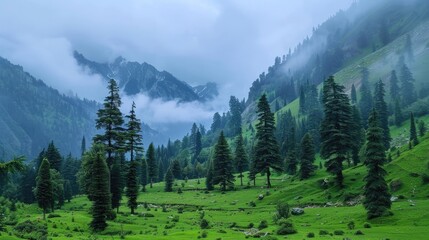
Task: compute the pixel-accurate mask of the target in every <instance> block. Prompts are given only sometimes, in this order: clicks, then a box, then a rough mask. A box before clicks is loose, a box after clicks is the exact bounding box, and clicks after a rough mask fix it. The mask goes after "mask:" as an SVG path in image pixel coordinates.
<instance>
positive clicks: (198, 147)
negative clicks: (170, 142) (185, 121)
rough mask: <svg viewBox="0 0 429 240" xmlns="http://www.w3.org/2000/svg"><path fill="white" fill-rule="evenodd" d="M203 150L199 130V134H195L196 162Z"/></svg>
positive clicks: (194, 157)
mask: <svg viewBox="0 0 429 240" xmlns="http://www.w3.org/2000/svg"><path fill="white" fill-rule="evenodd" d="M202 148H203V146H202V143H201V133H200V131H199V130H197V133H196V134H195V145H194V149H193V150H194V156H193V159H194V162H195V161H196V160H197V159H198V156H199V155H200V152H201V149H202Z"/></svg>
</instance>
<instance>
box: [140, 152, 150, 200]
mask: <svg viewBox="0 0 429 240" xmlns="http://www.w3.org/2000/svg"><path fill="white" fill-rule="evenodd" d="M140 173H141V175H140V183H141V185H142V192H146V185H147V182H148V181H147V180H148V176H147V175H148V174H147V163H146V159H144V158H143V159H142V161H141V172H140Z"/></svg>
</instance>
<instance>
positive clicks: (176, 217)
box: [171, 215, 179, 222]
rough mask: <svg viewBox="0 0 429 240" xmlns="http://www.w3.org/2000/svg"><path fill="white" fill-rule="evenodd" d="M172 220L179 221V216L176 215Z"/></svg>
mask: <svg viewBox="0 0 429 240" xmlns="http://www.w3.org/2000/svg"><path fill="white" fill-rule="evenodd" d="M171 221H172V222H179V216H177V215H176V216H174V217H173V219H171Z"/></svg>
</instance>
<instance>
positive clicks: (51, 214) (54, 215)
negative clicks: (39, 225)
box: [47, 213, 61, 218]
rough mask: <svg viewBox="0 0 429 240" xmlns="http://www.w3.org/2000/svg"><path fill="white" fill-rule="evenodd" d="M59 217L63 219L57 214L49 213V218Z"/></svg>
mask: <svg viewBox="0 0 429 240" xmlns="http://www.w3.org/2000/svg"><path fill="white" fill-rule="evenodd" d="M58 217H61V216H60V215H59V214H56V213H49V214H48V216H47V218H58Z"/></svg>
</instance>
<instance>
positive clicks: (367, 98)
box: [359, 67, 373, 128]
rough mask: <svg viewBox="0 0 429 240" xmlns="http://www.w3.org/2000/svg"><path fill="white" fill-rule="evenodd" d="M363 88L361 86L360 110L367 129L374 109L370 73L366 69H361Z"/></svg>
mask: <svg viewBox="0 0 429 240" xmlns="http://www.w3.org/2000/svg"><path fill="white" fill-rule="evenodd" d="M361 75H362V80H361V86H360V89H359V90H360V100H359V110H360V114H361V116H362V119H363V120H364V124H363V125H364V127H365V128H366V126H367V122H366V119H368V116H369V113H370V111H371V109H372V99H373V98H372V94H371V89H370V87H369V72H368V69H367V68H366V67H362V69H361Z"/></svg>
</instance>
